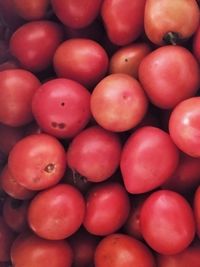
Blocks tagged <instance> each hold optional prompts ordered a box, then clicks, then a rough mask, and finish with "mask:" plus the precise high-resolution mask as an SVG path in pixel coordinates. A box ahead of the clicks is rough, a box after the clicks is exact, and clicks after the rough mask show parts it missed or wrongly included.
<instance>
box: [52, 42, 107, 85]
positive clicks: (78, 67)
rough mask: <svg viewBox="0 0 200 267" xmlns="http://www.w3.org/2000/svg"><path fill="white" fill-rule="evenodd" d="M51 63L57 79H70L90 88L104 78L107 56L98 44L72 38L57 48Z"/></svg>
mask: <svg viewBox="0 0 200 267" xmlns="http://www.w3.org/2000/svg"><path fill="white" fill-rule="evenodd" d="M53 63H54V69H55V72H56V74H57V76H58V77H63V78H68V79H72V80H74V81H77V82H79V83H81V84H82V85H84V86H86V87H88V88H91V87H93V86H94V85H96V84H97V82H99V81H100V80H101V79H102V78H103V77H104V76H105V74H106V72H107V69H108V56H107V54H106V52H105V50H104V48H103V47H102V46H101V45H100V44H99V43H97V42H95V41H93V40H91V39H85V38H72V39H69V40H67V41H65V42H63V43H61V44H60V45H59V46H58V48H57V50H56V52H55V54H54V58H53Z"/></svg>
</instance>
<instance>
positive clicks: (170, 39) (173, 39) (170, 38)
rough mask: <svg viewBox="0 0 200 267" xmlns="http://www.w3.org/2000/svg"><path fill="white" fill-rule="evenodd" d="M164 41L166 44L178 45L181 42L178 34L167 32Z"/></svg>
mask: <svg viewBox="0 0 200 267" xmlns="http://www.w3.org/2000/svg"><path fill="white" fill-rule="evenodd" d="M163 41H164V42H165V44H172V45H177V43H179V41H180V35H179V34H178V33H177V32H167V33H166V34H165V35H164V37H163Z"/></svg>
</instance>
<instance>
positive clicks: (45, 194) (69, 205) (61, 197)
mask: <svg viewBox="0 0 200 267" xmlns="http://www.w3.org/2000/svg"><path fill="white" fill-rule="evenodd" d="M84 215H85V201H84V198H83V196H82V194H81V193H80V192H79V191H78V189H76V188H75V187H74V186H71V185H67V184H58V185H56V186H54V187H52V188H49V189H46V190H44V191H42V192H39V193H38V194H37V195H36V196H35V197H34V198H33V200H32V201H31V203H30V206H29V210H28V222H29V225H30V227H31V229H32V230H33V231H34V232H35V233H36V234H37V235H39V236H40V237H43V238H45V239H49V240H59V239H65V238H67V237H69V236H71V235H72V234H73V233H75V232H76V231H77V230H78V229H79V227H80V226H81V224H82V222H83V218H84Z"/></svg>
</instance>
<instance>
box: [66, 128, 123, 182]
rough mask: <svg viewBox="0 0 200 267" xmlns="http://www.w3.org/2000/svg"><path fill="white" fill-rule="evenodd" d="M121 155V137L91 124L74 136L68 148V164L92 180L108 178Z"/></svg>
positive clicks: (116, 166) (115, 167) (115, 168)
mask: <svg viewBox="0 0 200 267" xmlns="http://www.w3.org/2000/svg"><path fill="white" fill-rule="evenodd" d="M120 156H121V142H120V139H119V137H118V136H117V135H116V134H115V133H112V132H110V131H107V130H105V129H103V128H102V127H100V126H91V127H88V128H86V129H85V130H83V131H82V132H80V133H79V134H78V135H76V136H75V137H74V139H73V140H72V141H71V143H70V144H69V147H68V150H67V162H68V166H69V167H70V168H71V169H72V170H73V171H75V172H77V173H78V174H80V175H81V176H83V177H85V178H86V179H87V180H88V181H91V182H101V181H104V180H107V179H108V178H109V177H110V176H111V175H112V174H114V172H115V171H116V170H117V168H118V165H119V161H120Z"/></svg>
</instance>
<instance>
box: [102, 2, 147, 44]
mask: <svg viewBox="0 0 200 267" xmlns="http://www.w3.org/2000/svg"><path fill="white" fill-rule="evenodd" d="M145 2H146V1H145V0H136V1H131V0H125V1H124V0H117V1H116V0H104V1H103V4H102V8H101V17H102V20H103V22H104V25H105V29H106V32H107V35H108V37H109V39H110V41H111V42H113V43H114V44H116V45H120V46H123V45H128V44H130V43H131V42H133V41H135V40H136V39H137V38H138V37H139V36H140V35H141V34H142V32H143V24H144V23H143V18H144V8H145ZM133 14H134V15H133Z"/></svg>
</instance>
